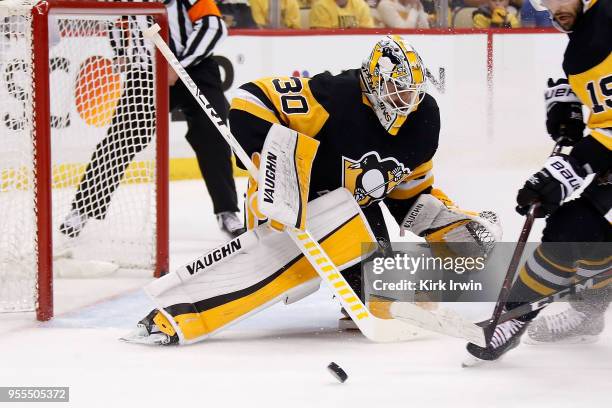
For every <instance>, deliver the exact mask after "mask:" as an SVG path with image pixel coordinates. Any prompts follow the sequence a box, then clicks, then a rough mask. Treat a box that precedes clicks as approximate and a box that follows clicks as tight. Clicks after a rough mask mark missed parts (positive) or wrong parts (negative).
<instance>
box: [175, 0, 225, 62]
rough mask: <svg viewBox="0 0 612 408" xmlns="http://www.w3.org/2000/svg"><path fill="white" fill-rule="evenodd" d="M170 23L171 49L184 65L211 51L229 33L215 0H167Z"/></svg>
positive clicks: (207, 55)
mask: <svg viewBox="0 0 612 408" xmlns="http://www.w3.org/2000/svg"><path fill="white" fill-rule="evenodd" d="M164 4H165V5H166V8H167V10H168V20H169V25H170V49H171V50H172V52H174V55H176V58H177V59H178V60H179V61H180V62H181V65H183V67H185V68H187V67H189V66H192V65H195V64H197V63H198V62H200V61H201V60H203V59H204V58H207V57H209V56H211V55H212V53H213V50H214V48H215V47H216V46H217V45H218V44H219V43H220V42H221V41H223V40H224V39H225V38H226V37H227V27H226V26H225V23H224V22H223V20H222V19H221V12H220V11H219V8H218V7H217V5H216V4H215V1H214V0H164Z"/></svg>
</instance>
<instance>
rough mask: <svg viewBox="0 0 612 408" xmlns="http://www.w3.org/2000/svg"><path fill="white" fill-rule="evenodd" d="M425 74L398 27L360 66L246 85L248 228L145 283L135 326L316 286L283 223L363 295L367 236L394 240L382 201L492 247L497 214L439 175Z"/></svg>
mask: <svg viewBox="0 0 612 408" xmlns="http://www.w3.org/2000/svg"><path fill="white" fill-rule="evenodd" d="M425 85H426V70H425V67H424V65H423V62H422V60H421V58H420V57H419V55H418V54H417V52H416V51H415V50H414V49H413V48H412V47H411V46H409V45H407V44H405V42H404V41H403V39H402V38H401V37H398V36H388V37H384V38H382V39H381V40H380V41H378V42H377V43H376V45H375V46H374V48H373V50H372V52H371V53H370V55H369V56H368V57H367V58H366V59H365V60H364V61H363V63H362V65H361V68H360V69H351V70H348V71H345V72H343V73H341V74H339V75H331V74H329V73H323V74H319V75H316V76H314V77H313V78H310V79H308V78H296V77H280V78H263V79H259V80H255V81H253V82H249V83H247V84H245V85H242V86H241V87H240V88H239V90H238V92H237V94H236V97H235V98H234V100H233V101H232V107H231V111H230V116H229V120H230V123H231V130H232V133H233V135H234V136H235V138H236V139H237V141H238V142H239V143H240V145H241V146H242V147H243V148H244V150H245V151H246V153H247V154H248V155H249V156H250V157H251V158H252V160H253V162H254V163H255V164H256V165H258V166H259V176H258V177H257V179H255V178H251V179H250V180H249V187H248V192H247V199H246V204H245V207H246V208H245V214H246V217H245V218H246V224H247V227H248V231H247V232H246V233H244V234H242V235H241V236H239V237H237V238H235V239H234V240H232V241H230V242H228V243H226V244H224V245H221V246H219V247H217V248H215V249H214V250H212V251H210V252H209V253H207V254H205V255H204V256H202V257H200V258H198V259H197V260H194V261H193V262H191V263H189V264H187V265H185V266H183V267H181V268H179V269H178V270H176V271H174V272H172V273H170V274H168V275H166V276H164V277H162V278H160V279H158V280H157V281H155V282H153V283H151V284H149V285H148V286H147V287H146V288H145V291H146V292H147V294H148V295H149V296H150V297H151V298H152V299H153V301H154V303H155V304H156V309H154V310H153V311H152V312H151V313H150V314H149V315H147V316H146V317H145V318H144V319H142V320H141V321H140V322H139V323H138V326H137V328H136V330H135V331H134V332H132V333H130V334H129V335H128V336H126V337H125V339H126V340H128V341H135V342H141V343H148V344H176V343H179V344H189V343H194V342H197V341H200V340H203V339H205V338H207V337H209V336H211V335H213V334H215V333H218V332H219V331H221V330H223V329H225V328H227V327H229V326H230V325H231V324H233V323H236V322H238V321H240V320H242V319H244V318H247V317H248V316H250V315H252V314H254V313H257V312H259V311H261V310H263V309H265V308H267V307H269V306H270V305H272V304H274V303H277V302H281V301H282V302H285V303H287V304H288V303H292V302H295V301H298V300H300V299H302V298H304V297H306V296H308V295H309V294H311V293H313V292H315V291H316V290H317V289H318V288H319V285H320V281H321V279H320V277H319V275H318V273H317V272H316V271H315V269H314V268H313V267H312V265H311V264H310V263H309V262H308V260H307V259H306V258H305V257H304V255H303V254H302V253H301V252H300V250H299V249H298V248H297V246H295V244H294V243H293V241H292V240H291V239H290V238H289V237H288V235H287V234H285V233H283V232H282V231H283V229H284V228H296V229H298V230H299V229H302V230H303V229H305V228H307V229H308V231H310V233H311V234H312V235H313V236H314V238H315V239H316V240H318V241H319V243H320V244H321V246H322V248H323V250H324V251H325V252H326V253H327V254H328V256H329V258H330V260H331V262H333V264H335V265H336V266H337V268H338V269H339V270H340V271H341V273H342V275H343V276H344V278H345V279H346V281H347V282H348V283H349V285H350V286H351V288H352V290H353V291H354V292H355V294H356V296H358V297H360V298H362V299H361V301H362V302H365V299H363V290H362V276H361V268H360V260H361V259H362V256H366V255H368V251H363V250H362V248H363V246H362V245H363V244H364V243H372V245H370V246H368V247H367V248H369V249H370V250H371V251H374V250H375V249H377V248H380V247H382V248H383V249H384V248H386V247H388V246H389V245H390V242H389V233H388V231H387V227H386V225H385V221H384V219H383V214H382V211H381V207H380V204H381V203H384V204H385V205H386V206H387V207H388V209H389V210H390V212H391V214H392V215H393V217H394V218H395V220H396V221H397V222H398V223H399V224H400V225H402V227H403V229H404V230H406V231H410V232H412V233H414V234H416V235H418V236H421V237H424V238H425V240H426V241H428V242H472V243H474V244H475V245H478V246H479V247H480V248H482V251H483V252H486V251H488V250H490V248H491V245H492V244H494V243H495V241H496V240H499V239H500V237H501V228H500V226H499V223H498V221H497V217H495V216H494V215H493V216H490V215H489V216H481V215H482V213H478V212H470V211H464V210H461V209H459V208H458V207H457V206H456V205H455V204H454V203H453V202H452V201H451V200H450V199H449V198H448V197H447V196H446V195H445V194H444V193H443V192H442V191H440V190H439V189H435V188H433V182H434V179H433V174H432V168H433V161H432V159H433V156H434V154H435V152H436V149H437V146H438V135H439V130H440V114H439V110H438V106H437V104H436V101H435V99H434V98H433V97H432V96H431V95H430V94H428V93H427V90H426V86H425ZM489 214H490V212H489Z"/></svg>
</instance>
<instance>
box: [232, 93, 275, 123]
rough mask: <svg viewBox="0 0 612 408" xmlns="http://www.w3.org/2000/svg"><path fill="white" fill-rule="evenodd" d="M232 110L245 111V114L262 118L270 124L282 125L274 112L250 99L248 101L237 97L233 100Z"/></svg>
mask: <svg viewBox="0 0 612 408" xmlns="http://www.w3.org/2000/svg"><path fill="white" fill-rule="evenodd" d="M231 109H238V110H241V111H245V112H248V113H250V114H251V115H253V116H257V117H258V118H261V119H263V120H265V121H268V122H270V123H278V124H280V121H279V120H278V118H277V117H276V115H275V114H274V112H272V111H271V110H269V109H268V108H266V107H265V106H262V105H260V104H257V103H254V102H253V101H252V100H250V99H249V100H246V99H242V98H240V97H235V98H234V99H232V106H231Z"/></svg>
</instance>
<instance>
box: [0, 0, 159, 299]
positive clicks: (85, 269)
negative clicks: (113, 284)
mask: <svg viewBox="0 0 612 408" xmlns="http://www.w3.org/2000/svg"><path fill="white" fill-rule="evenodd" d="M31 3H32V2H27V1H21V2H16V1H11V3H10V4H6V3H5V2H0V135H1V138H2V142H1V143H0V231H1V234H0V311H23V310H33V309H35V308H36V293H37V290H36V289H37V286H36V285H37V274H38V270H39V265H38V261H37V251H38V248H39V247H40V246H41V245H48V243H46V242H37V217H39V218H40V219H42V222H43V223H44V222H50V223H51V229H52V236H53V257H54V265H55V268H54V269H55V275H56V276H57V275H59V276H62V275H63V276H70V277H72V276H73V275H74V274H75V273H77V272H78V274H79V275H83V276H87V275H88V274H90V273H91V274H94V275H95V274H96V272H97V271H99V268H98V266H99V265H106V266H107V267H106V268H103V270H104V271H105V272H109V271H111V272H112V271H114V270H115V269H116V268H126V269H144V270H153V269H154V266H155V262H156V230H157V229H156V228H157V215H158V214H157V208H156V188H157V187H156V167H157V166H156V164H157V161H156V138H157V131H156V112H155V98H156V93H155V63H154V59H153V58H152V56H153V55H154V46H153V45H151V44H150V43H149V42H145V41H144V39H143V38H142V29H143V28H144V27H146V26H148V25H150V24H152V19H151V17H149V16H134V15H129V16H122V15H120V14H117V13H114V12H113V11H112V10H110V9H104V10H103V11H102V12H101V11H96V12H95V13H92V14H87V15H83V14H63V13H62V11H61V9H59V10H56V12H54V13H53V14H49V15H48V25H49V58H48V60H46V61H43V60H41V58H40V57H39V56H37V55H35V53H34V52H33V41H37V40H38V39H37V38H35V36H34V35H33V34H32V33H33V29H32V17H31V7H32V4H31ZM41 63H42V64H48V66H49V74H48V79H49V89H50V104H49V107H48V109H49V115H48V117H46V118H44V120H45V121H46V122H48V123H49V124H50V128H51V133H50V151H51V175H50V178H51V183H50V184H51V192H52V200H51V201H52V205H51V214H52V216H51V217H50V218H47V214H48V211H47V209H45V208H41V205H40V203H39V202H38V200H37V194H36V174H37V171H39V170H38V169H37V165H36V157H37V156H36V151H37V149H38V150H39V151H40V149H44V148H48V147H46V145H42V143H44V141H41V136H40V134H41V133H40V130H39V129H37V123H39V122H37V121H36V115H44V112H45V109H43V105H44V103H45V102H44V100H41V98H37V95H36V92H35V82H36V81H38V80H40V79H39V78H36V77H35V72H37V71H35V68H34V67H35V66H36V64H41ZM39 119H40V118H39ZM70 265H72V266H75V265H77V266H78V267H77V268H76V269H75V268H74V267H73V268H70ZM108 265H113V266H112V267H108ZM75 271H77V272H75Z"/></svg>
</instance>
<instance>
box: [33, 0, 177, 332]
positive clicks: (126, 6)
mask: <svg viewBox="0 0 612 408" xmlns="http://www.w3.org/2000/svg"><path fill="white" fill-rule="evenodd" d="M109 10H113V14H114V13H117V14H120V15H147V16H151V17H153V19H154V20H155V22H156V23H157V24H159V25H160V27H161V33H160V34H161V35H162V36H164V38H168V18H167V14H166V8H165V6H164V5H163V4H161V3H145V2H138V3H132V2H106V1H95V0H46V1H41V2H39V3H38V4H37V5H35V6H34V7H33V8H32V24H33V26H32V30H33V38H34V41H33V44H32V51H33V64H34V67H33V75H34V78H35V80H34V89H33V91H34V96H35V101H36V109H35V110H34V126H35V133H36V135H35V138H36V139H35V140H36V143H35V148H34V157H35V161H36V176H35V178H36V187H35V190H36V211H35V213H36V218H37V219H36V225H37V247H38V254H37V262H38V277H37V295H36V296H37V306H36V318H37V319H38V320H40V321H46V320H50V319H51V318H52V317H53V238H52V202H51V182H52V171H51V125H50V120H49V118H50V115H51V111H50V80H49V75H50V70H49V30H48V29H49V26H48V16H49V15H53V14H71V15H96V14H101V15H102V14H108V11H109ZM154 58H155V61H156V64H157V65H156V66H157V67H158V69H157V72H156V76H155V87H156V88H155V101H156V106H155V110H156V112H157V114H156V121H155V131H156V134H157V137H156V146H155V149H156V158H157V159H156V181H155V183H156V206H157V211H156V213H157V225H156V229H157V231H156V243H155V246H156V248H155V269H154V276H155V277H160V276H163V275H164V274H166V273H167V272H168V245H169V244H168V241H169V235H168V120H169V119H168V111H169V102H168V71H167V65H166V61H165V59H164V58H163V56H162V55H161V54H160V52H159V51H156V52H155V57H154Z"/></svg>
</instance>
